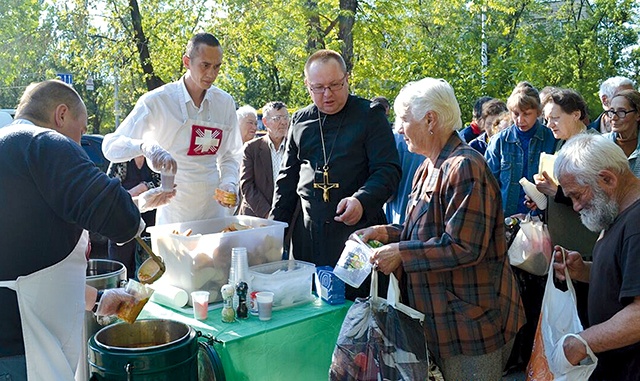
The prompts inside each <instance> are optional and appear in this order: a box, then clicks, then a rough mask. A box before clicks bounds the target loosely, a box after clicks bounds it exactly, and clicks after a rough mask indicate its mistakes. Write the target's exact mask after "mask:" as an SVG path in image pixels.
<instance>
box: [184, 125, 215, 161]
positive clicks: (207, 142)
mask: <svg viewBox="0 0 640 381" xmlns="http://www.w3.org/2000/svg"><path fill="white" fill-rule="evenodd" d="M221 143H222V130H221V129H219V128H215V127H204V126H198V125H195V124H194V125H193V126H191V144H189V151H187V155H189V156H199V155H215V154H216V152H218V148H220V144H221Z"/></svg>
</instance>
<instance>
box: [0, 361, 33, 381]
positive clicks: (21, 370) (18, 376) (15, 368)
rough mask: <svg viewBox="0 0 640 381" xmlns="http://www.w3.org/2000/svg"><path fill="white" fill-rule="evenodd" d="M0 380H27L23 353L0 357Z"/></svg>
mask: <svg viewBox="0 0 640 381" xmlns="http://www.w3.org/2000/svg"><path fill="white" fill-rule="evenodd" d="M0 381H27V360H26V358H25V357H24V355H20V356H9V357H0Z"/></svg>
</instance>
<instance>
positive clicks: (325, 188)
mask: <svg viewBox="0 0 640 381" xmlns="http://www.w3.org/2000/svg"><path fill="white" fill-rule="evenodd" d="M345 115H346V113H344V114H342V118H341V119H340V124H339V125H338V130H337V131H336V135H335V136H334V137H333V144H332V145H331V151H329V157H327V150H326V148H325V144H324V132H323V130H322V127H323V126H322V125H323V124H324V121H325V120H326V119H327V115H326V114H325V116H324V118H322V119H321V118H320V109H318V125H319V126H320V142H321V143H322V157H323V159H324V166H323V167H322V182H321V183H313V188H315V189H322V200H323V201H324V202H329V190H330V189H334V188H340V183H332V182H329V160H331V155H332V154H333V149H334V148H335V147H336V140H337V138H338V133H339V132H340V127H342V122H343V121H344V116H345Z"/></svg>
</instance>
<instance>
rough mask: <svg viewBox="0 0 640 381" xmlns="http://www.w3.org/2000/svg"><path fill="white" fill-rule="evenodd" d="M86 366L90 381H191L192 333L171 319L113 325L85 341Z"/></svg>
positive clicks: (193, 363)
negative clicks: (87, 356) (87, 365)
mask: <svg viewBox="0 0 640 381" xmlns="http://www.w3.org/2000/svg"><path fill="white" fill-rule="evenodd" d="M89 366H90V369H89V373H90V380H92V381H93V380H96V381H103V380H109V381H124V380H136V381H174V380H181V381H195V380H197V377H198V340H197V338H196V332H195V330H194V329H193V328H191V327H189V326H188V325H186V324H184V323H180V322H177V321H172V320H138V321H136V322H135V323H133V324H128V323H117V324H113V325H110V326H108V327H105V328H103V329H101V330H100V331H98V333H96V334H95V335H94V336H93V337H92V338H91V340H89Z"/></svg>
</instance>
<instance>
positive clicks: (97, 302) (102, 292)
mask: <svg viewBox="0 0 640 381" xmlns="http://www.w3.org/2000/svg"><path fill="white" fill-rule="evenodd" d="M102 294H104V290H98V294H97V295H96V303H95V304H94V305H93V308H92V309H91V312H93V313H94V314H95V313H96V311H98V305H99V304H100V299H102Z"/></svg>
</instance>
